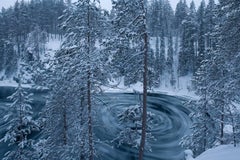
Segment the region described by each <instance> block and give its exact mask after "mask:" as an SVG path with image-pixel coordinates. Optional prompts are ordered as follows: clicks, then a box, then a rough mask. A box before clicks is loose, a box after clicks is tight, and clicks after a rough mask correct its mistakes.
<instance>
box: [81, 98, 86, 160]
mask: <svg viewBox="0 0 240 160" xmlns="http://www.w3.org/2000/svg"><path fill="white" fill-rule="evenodd" d="M80 107H81V108H80V118H81V121H80V127H81V128H83V127H84V123H85V116H84V113H83V112H84V96H81V105H80ZM81 132H82V133H81V141H80V160H84V159H86V158H85V152H84V150H85V149H84V146H85V136H86V132H85V130H81Z"/></svg>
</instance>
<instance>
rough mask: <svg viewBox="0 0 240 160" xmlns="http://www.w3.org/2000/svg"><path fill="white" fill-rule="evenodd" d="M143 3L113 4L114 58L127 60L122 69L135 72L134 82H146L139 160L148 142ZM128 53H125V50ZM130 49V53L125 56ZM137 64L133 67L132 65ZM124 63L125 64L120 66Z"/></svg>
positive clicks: (119, 1)
mask: <svg viewBox="0 0 240 160" xmlns="http://www.w3.org/2000/svg"><path fill="white" fill-rule="evenodd" d="M146 3H147V2H146V1H144V0H132V1H128V0H113V1H112V4H113V10H114V12H115V18H114V20H113V25H114V28H115V31H116V33H117V37H116V38H115V39H114V42H115V43H112V44H114V46H116V48H115V54H114V55H113V56H119V57H121V56H122V55H126V56H127V58H126V59H127V61H126V59H125V60H124V61H123V62H124V63H123V65H122V66H121V68H126V67H128V68H134V69H135V70H134V71H133V72H131V79H136V77H139V78H140V75H143V77H142V78H140V80H141V81H142V82H143V102H142V107H143V112H142V115H141V116H142V132H141V142H140V146H139V160H142V159H143V153H144V146H145V139H146V120H147V106H146V104H147V70H148V66H147V59H148V48H149V42H148V33H147V23H146V16H147V10H146V5H147V4H146ZM124 48H125V50H122V49H124ZM129 48H130V49H131V52H126V51H128V50H129ZM134 61H135V62H136V61H137V62H138V63H137V66H133V65H132V62H134ZM121 63H122V62H121Z"/></svg>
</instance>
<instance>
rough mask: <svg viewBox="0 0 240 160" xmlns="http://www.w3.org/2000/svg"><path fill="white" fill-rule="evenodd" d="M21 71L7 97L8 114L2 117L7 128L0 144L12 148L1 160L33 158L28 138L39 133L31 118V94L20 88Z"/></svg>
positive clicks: (36, 123) (35, 123) (21, 69)
mask: <svg viewBox="0 0 240 160" xmlns="http://www.w3.org/2000/svg"><path fill="white" fill-rule="evenodd" d="M23 70H24V67H22V66H21V67H20V73H19V74H18V78H17V83H18V86H17V88H16V91H15V92H14V93H13V94H12V95H11V96H10V97H8V98H9V99H10V100H11V101H12V104H11V105H10V108H9V112H8V114H7V115H6V116H4V120H5V121H7V124H8V127H7V130H6V134H5V136H4V137H3V138H2V139H1V140H0V142H5V143H8V145H11V146H12V147H13V148H12V150H10V151H8V152H7V153H6V154H5V156H4V158H3V160H12V159H19V160H28V159H31V158H33V157H34V156H35V153H34V149H33V143H34V140H33V139H31V138H30V136H31V135H32V134H33V132H37V131H39V130H40V126H39V124H38V122H37V121H35V120H34V119H33V117H32V114H33V112H32V107H31V103H32V99H31V94H29V93H28V92H27V91H26V90H25V89H24V88H23V87H22V79H23V76H24V75H23V73H24V72H23Z"/></svg>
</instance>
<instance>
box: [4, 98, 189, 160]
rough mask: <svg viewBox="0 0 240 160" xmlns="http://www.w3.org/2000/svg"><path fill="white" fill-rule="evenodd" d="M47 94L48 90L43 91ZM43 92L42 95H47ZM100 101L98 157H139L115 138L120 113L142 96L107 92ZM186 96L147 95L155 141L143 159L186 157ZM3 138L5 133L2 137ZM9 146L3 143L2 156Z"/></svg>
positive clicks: (103, 159) (118, 159) (126, 159)
mask: <svg viewBox="0 0 240 160" xmlns="http://www.w3.org/2000/svg"><path fill="white" fill-rule="evenodd" d="M44 94H45V93H44ZM44 94H43V95H44ZM39 95H40V94H38V95H37V98H36V99H38V101H37V102H36V104H35V107H34V108H35V112H40V110H41V109H40V108H41V107H39V106H42V104H41V103H43V102H44V100H43V99H42V98H40V97H41V96H39ZM97 99H98V100H100V101H101V103H99V105H97V106H94V107H95V109H96V110H95V109H94V111H95V117H94V119H95V120H94V136H95V137H94V139H95V140H96V142H95V149H96V153H97V155H96V156H97V157H96V158H95V159H97V160H136V159H137V155H138V149H137V148H132V147H129V146H126V145H121V146H119V145H117V144H116V142H113V139H115V138H116V136H117V135H118V134H119V132H120V131H121V130H122V129H123V126H121V125H119V120H118V118H117V115H118V114H119V113H120V112H122V111H123V110H124V109H126V108H127V107H129V106H131V105H136V104H139V103H140V102H141V97H140V96H139V95H136V94H124V93H106V94H103V95H101V96H98V97H97ZM182 102H183V99H181V98H179V97H174V96H168V95H164V94H149V95H148V103H147V106H148V111H150V112H152V113H153V122H154V123H153V125H152V129H151V133H152V135H153V136H154V137H155V140H153V141H151V142H150V145H151V147H152V152H145V154H144V160H184V153H183V149H182V148H181V147H180V146H179V141H180V139H181V137H183V136H184V135H185V134H186V133H187V132H189V129H188V128H189V125H190V119H189V117H188V114H189V110H188V109H187V108H185V107H184V106H183V105H182ZM7 104H8V105H9V102H5V101H3V100H1V99H0V119H1V121H0V128H1V129H0V135H3V134H4V133H3V128H6V127H7V124H6V123H4V121H3V120H2V118H3V117H4V114H5V113H6V108H7V107H6V106H7ZM1 137H2V136H1ZM8 149H9V148H8V147H7V146H6V145H4V144H0V158H1V157H2V156H3V154H4V153H6V151H7V150H8Z"/></svg>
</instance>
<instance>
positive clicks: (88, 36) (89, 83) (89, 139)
mask: <svg viewBox="0 0 240 160" xmlns="http://www.w3.org/2000/svg"><path fill="white" fill-rule="evenodd" d="M87 26H88V34H87V43H88V44H87V47H88V48H87V50H88V73H87V74H88V77H87V99H88V102H87V104H88V141H89V160H93V156H94V151H93V135H92V115H91V114H92V101H91V66H90V65H91V64H90V54H91V39H90V38H91V32H90V30H91V26H90V1H88V17H87Z"/></svg>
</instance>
